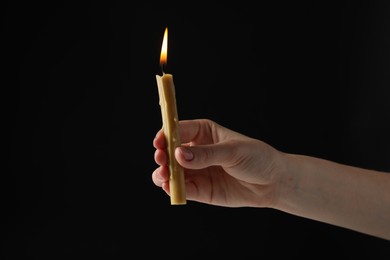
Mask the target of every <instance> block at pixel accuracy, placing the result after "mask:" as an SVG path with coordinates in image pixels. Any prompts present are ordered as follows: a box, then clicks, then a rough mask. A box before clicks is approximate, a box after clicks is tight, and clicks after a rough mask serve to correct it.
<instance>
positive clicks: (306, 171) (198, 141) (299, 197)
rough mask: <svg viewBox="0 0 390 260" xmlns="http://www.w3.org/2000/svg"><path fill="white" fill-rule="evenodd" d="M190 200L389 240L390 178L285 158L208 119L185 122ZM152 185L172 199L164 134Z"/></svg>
mask: <svg viewBox="0 0 390 260" xmlns="http://www.w3.org/2000/svg"><path fill="white" fill-rule="evenodd" d="M179 132H180V138H181V141H182V146H180V147H177V148H176V150H175V158H176V160H177V161H178V162H179V163H180V164H181V165H182V166H183V168H184V173H185V180H186V196H187V200H192V201H197V202H201V203H206V204H210V205H218V206H224V207H257V208H264V207H267V208H273V209H277V210H281V211H284V212H288V213H290V214H294V215H297V216H301V217H305V218H310V219H313V220H317V221H321V222H325V223H329V224H333V225H337V226H340V227H344V228H348V229H351V230H355V231H358V232H361V233H364V234H368V235H372V236H376V237H379V238H383V239H387V240H390V173H387V172H379V171H375V170H369V169H362V168H358V167H353V166H349V165H343V164H339V163H335V162H332V161H328V160H324V159H320V158H315V157H310V156H305V155H299V154H289V153H284V152H282V151H279V150H277V149H275V148H274V147H272V146H270V145H268V144H267V143H264V142H262V141H261V140H258V139H254V138H250V137H248V136H245V135H243V134H240V133H238V132H235V131H232V130H230V129H228V128H226V127H223V126H221V125H219V124H218V123H216V122H214V121H211V120H208V119H197V120H182V121H180V122H179ZM153 146H154V147H155V149H156V150H155V155H154V159H155V162H156V163H157V164H158V168H157V169H156V170H155V171H154V172H153V173H152V180H153V182H154V184H155V185H156V186H158V187H162V189H163V190H164V191H165V192H166V193H167V194H168V195H169V172H168V167H167V162H168V155H167V152H166V143H165V138H164V134H163V132H162V130H159V131H158V132H157V135H156V137H155V139H154V140H153Z"/></svg>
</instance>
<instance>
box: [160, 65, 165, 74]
mask: <svg viewBox="0 0 390 260" xmlns="http://www.w3.org/2000/svg"><path fill="white" fill-rule="evenodd" d="M165 67H166V64H165V63H160V69H161V72H162V74H163V75H164V74H165V69H164V68H165Z"/></svg>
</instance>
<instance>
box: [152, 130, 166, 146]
mask: <svg viewBox="0 0 390 260" xmlns="http://www.w3.org/2000/svg"><path fill="white" fill-rule="evenodd" d="M153 147H154V148H156V149H165V148H166V143H165V137H164V132H163V130H162V129H160V130H159V131H158V132H157V134H156V136H155V137H154V139H153Z"/></svg>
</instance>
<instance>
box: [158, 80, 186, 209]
mask: <svg viewBox="0 0 390 260" xmlns="http://www.w3.org/2000/svg"><path fill="white" fill-rule="evenodd" d="M156 79H157V86H158V93H159V99H160V108H161V115H162V121H163V131H164V135H165V140H166V144H167V151H168V168H169V176H170V178H169V187H170V198H171V204H172V205H180V204H186V203H187V202H186V193H185V182H184V171H183V168H182V166H181V165H180V164H179V163H178V162H177V161H176V158H175V148H176V147H177V146H179V145H180V144H181V142H180V135H179V129H178V124H179V119H178V113H177V106H176V94H175V85H174V83H173V76H172V74H165V73H164V74H163V76H160V75H156Z"/></svg>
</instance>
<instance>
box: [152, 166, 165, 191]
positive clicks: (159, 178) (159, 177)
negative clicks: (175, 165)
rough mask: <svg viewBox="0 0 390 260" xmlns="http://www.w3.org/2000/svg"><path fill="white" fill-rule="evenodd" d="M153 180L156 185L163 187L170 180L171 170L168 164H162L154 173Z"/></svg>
mask: <svg viewBox="0 0 390 260" xmlns="http://www.w3.org/2000/svg"><path fill="white" fill-rule="evenodd" d="M152 180H153V183H154V184H155V185H156V186H159V187H162V186H163V184H164V183H167V182H168V181H169V171H168V167H167V166H160V167H158V168H157V169H156V170H154V172H153V173H152Z"/></svg>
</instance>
